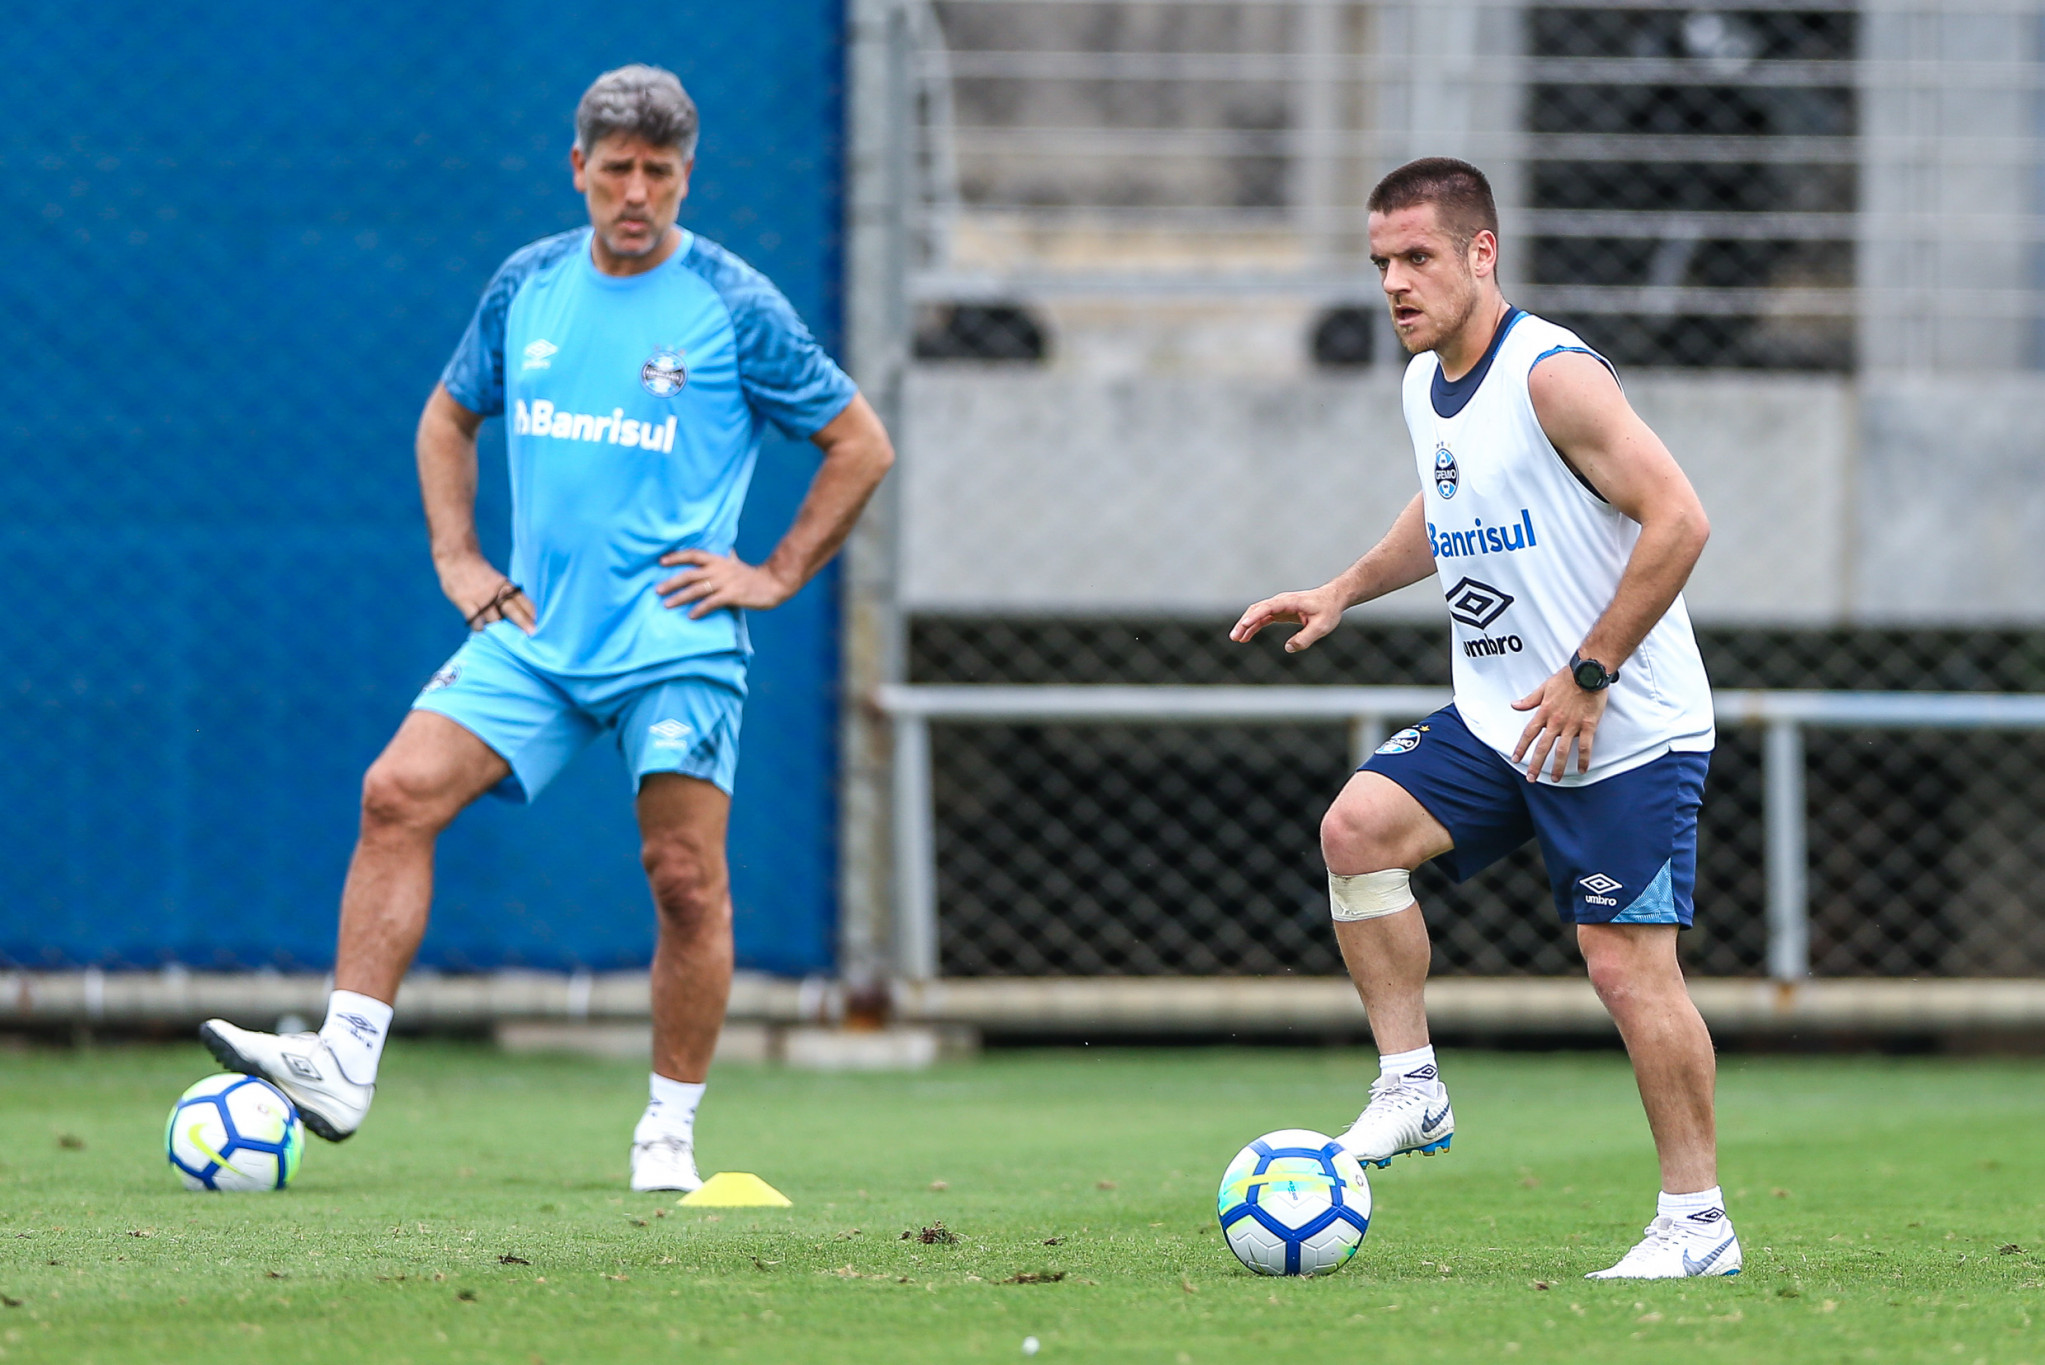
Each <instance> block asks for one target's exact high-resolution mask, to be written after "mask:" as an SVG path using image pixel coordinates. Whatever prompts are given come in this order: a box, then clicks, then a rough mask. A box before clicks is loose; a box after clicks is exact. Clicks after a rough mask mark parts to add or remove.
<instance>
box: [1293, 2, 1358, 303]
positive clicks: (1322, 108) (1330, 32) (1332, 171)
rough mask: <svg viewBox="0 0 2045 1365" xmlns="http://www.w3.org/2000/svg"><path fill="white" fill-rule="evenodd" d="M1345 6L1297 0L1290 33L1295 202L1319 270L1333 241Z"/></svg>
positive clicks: (1331, 250) (1329, 257)
mask: <svg viewBox="0 0 2045 1365" xmlns="http://www.w3.org/2000/svg"><path fill="white" fill-rule="evenodd" d="M1344 8H1346V6H1341V5H1340V4H1339V0H1300V5H1299V12H1298V16H1297V17H1298V25H1299V26H1298V31H1297V33H1296V34H1295V36H1294V47H1295V50H1296V51H1297V53H1298V55H1299V64H1300V79H1299V80H1298V81H1297V82H1296V83H1295V85H1294V87H1293V114H1292V122H1293V130H1294V137H1293V158H1292V159H1293V190H1292V193H1293V205H1294V207H1295V208H1296V209H1297V211H1298V214H1299V228H1300V236H1301V238H1302V239H1303V240H1304V242H1305V243H1306V249H1307V257H1308V259H1309V260H1311V261H1312V262H1313V263H1314V265H1315V266H1316V267H1318V268H1322V269H1325V268H1326V267H1327V265H1328V263H1329V261H1330V260H1332V259H1333V257H1334V255H1335V245H1336V228H1337V222H1336V211H1335V203H1336V196H1337V194H1338V192H1339V191H1338V189H1337V176H1336V172H1337V164H1336V162H1337V149H1338V146H1339V140H1340V138H1341V135H1342V127H1341V119H1342V106H1341V94H1342V92H1341V89H1340V87H1339V85H1338V66H1337V64H1338V63H1339V62H1340V61H1341V58H1342V47H1343V34H1342V18H1343V10H1344Z"/></svg>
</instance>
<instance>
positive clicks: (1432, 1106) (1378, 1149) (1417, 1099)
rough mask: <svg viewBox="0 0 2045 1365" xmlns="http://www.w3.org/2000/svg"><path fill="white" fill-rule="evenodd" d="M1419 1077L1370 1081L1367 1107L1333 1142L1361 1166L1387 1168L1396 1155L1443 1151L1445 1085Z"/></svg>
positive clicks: (1450, 1123)
mask: <svg viewBox="0 0 2045 1365" xmlns="http://www.w3.org/2000/svg"><path fill="white" fill-rule="evenodd" d="M1424 1071H1425V1073H1426V1074H1425V1075H1421V1074H1419V1073H1415V1074H1413V1075H1407V1076H1380V1077H1378V1078H1377V1079H1376V1080H1374V1081H1372V1082H1371V1083H1370V1103H1369V1104H1368V1105H1367V1106H1365V1108H1364V1111H1363V1112H1362V1113H1361V1114H1358V1115H1357V1116H1356V1122H1354V1123H1352V1124H1350V1125H1349V1131H1348V1132H1346V1133H1344V1134H1343V1135H1342V1136H1341V1137H1338V1138H1336V1139H1335V1141H1337V1142H1339V1143H1341V1144H1342V1147H1343V1150H1345V1151H1347V1152H1348V1153H1349V1154H1350V1155H1351V1156H1353V1157H1355V1158H1356V1159H1357V1160H1358V1161H1360V1162H1362V1163H1363V1164H1364V1165H1366V1166H1389V1165H1391V1164H1392V1158H1393V1157H1395V1156H1398V1155H1399V1154H1400V1153H1401V1152H1418V1153H1420V1155H1422V1156H1433V1155H1434V1154H1435V1153H1436V1152H1446V1151H1447V1150H1448V1149H1449V1139H1450V1138H1451V1137H1453V1136H1455V1131H1456V1116H1455V1114H1454V1112H1453V1111H1451V1110H1450V1109H1449V1092H1448V1087H1447V1086H1445V1085H1443V1084H1442V1083H1441V1082H1440V1081H1439V1080H1437V1079H1435V1071H1434V1068H1433V1067H1431V1066H1430V1067H1426V1068H1424Z"/></svg>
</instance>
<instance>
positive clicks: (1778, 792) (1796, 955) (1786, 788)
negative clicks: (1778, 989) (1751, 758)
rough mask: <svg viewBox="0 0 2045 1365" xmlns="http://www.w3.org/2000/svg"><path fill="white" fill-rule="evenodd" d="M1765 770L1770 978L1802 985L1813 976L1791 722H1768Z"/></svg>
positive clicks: (1798, 757) (1799, 754) (1799, 773)
mask: <svg viewBox="0 0 2045 1365" xmlns="http://www.w3.org/2000/svg"><path fill="white" fill-rule="evenodd" d="M1761 766H1762V784H1763V787H1764V789H1765V792H1766V800H1765V805H1764V816H1765V819H1766V821H1767V826H1768V974H1769V975H1770V976H1772V977H1774V978H1775V979H1776V980H1777V981H1802V980H1803V979H1804V978H1806V977H1808V976H1809V975H1810V974H1811V906H1810V883H1809V864H1808V862H1807V857H1808V855H1807V853H1806V850H1805V846H1804V820H1805V808H1804V732H1803V727H1802V726H1801V725H1799V724H1798V723H1797V722H1796V721H1793V720H1772V721H1770V722H1768V734H1767V738H1766V740H1765V743H1764V748H1763V751H1762V765H1761Z"/></svg>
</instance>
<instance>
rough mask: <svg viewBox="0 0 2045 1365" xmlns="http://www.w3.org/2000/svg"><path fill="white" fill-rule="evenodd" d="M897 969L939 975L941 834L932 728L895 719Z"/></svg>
mask: <svg viewBox="0 0 2045 1365" xmlns="http://www.w3.org/2000/svg"><path fill="white" fill-rule="evenodd" d="M894 769H895V771H894V790H895V801H894V806H895V809H894V826H895V913H896V918H895V969H896V971H897V972H898V973H899V974H900V975H902V976H905V977H907V978H909V979H910V980H912V981H927V980H929V979H930V978H931V977H934V976H936V975H937V829H936V811H935V810H934V809H933V808H932V804H931V801H932V793H931V783H930V722H929V721H928V720H926V719H924V718H923V717H922V716H919V715H913V714H899V713H898V714H897V715H896V716H895V754H894Z"/></svg>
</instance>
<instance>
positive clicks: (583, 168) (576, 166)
mask: <svg viewBox="0 0 2045 1365" xmlns="http://www.w3.org/2000/svg"><path fill="white" fill-rule="evenodd" d="M568 167H569V169H570V170H572V171H573V172H574V173H575V192H576V193H577V194H583V193H586V192H587V191H588V188H589V187H588V186H587V185H585V184H584V183H583V177H584V175H586V174H587V173H588V171H589V158H588V157H586V156H584V155H583V154H582V148H580V147H570V148H569V149H568ZM683 174H684V175H685V176H686V175H687V172H686V171H685V172H683Z"/></svg>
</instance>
